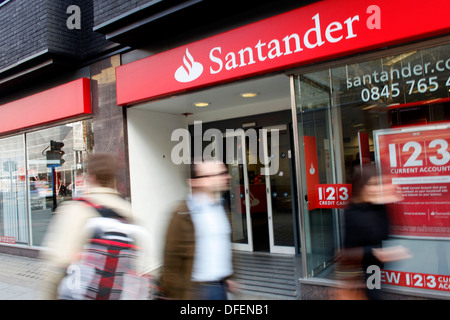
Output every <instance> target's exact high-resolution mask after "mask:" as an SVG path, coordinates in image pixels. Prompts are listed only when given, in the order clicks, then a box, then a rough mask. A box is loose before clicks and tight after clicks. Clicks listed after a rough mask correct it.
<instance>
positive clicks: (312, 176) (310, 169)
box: [303, 136, 319, 210]
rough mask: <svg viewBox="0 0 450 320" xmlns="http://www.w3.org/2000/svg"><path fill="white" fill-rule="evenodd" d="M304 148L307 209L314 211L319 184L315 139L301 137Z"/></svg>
mask: <svg viewBox="0 0 450 320" xmlns="http://www.w3.org/2000/svg"><path fill="white" fill-rule="evenodd" d="M303 144H304V147H305V166H306V167H305V170H306V185H307V186H308V208H309V210H313V209H316V208H317V207H316V203H317V201H316V185H318V184H319V170H318V168H319V163H318V161H317V146H316V138H315V137H311V136H304V137H303Z"/></svg>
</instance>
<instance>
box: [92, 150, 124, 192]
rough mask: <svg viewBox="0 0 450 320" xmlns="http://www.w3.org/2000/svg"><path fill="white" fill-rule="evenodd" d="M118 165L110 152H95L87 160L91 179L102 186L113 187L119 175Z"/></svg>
mask: <svg viewBox="0 0 450 320" xmlns="http://www.w3.org/2000/svg"><path fill="white" fill-rule="evenodd" d="M117 169H118V165H117V162H116V159H115V157H114V156H113V155H112V154H109V153H93V154H91V155H90V156H89V158H88V161H87V171H88V176H89V181H90V182H91V183H94V184H96V185H99V186H101V187H112V186H114V181H115V179H116V176H117Z"/></svg>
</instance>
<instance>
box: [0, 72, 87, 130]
mask: <svg viewBox="0 0 450 320" xmlns="http://www.w3.org/2000/svg"><path fill="white" fill-rule="evenodd" d="M91 112H92V111H91V83H90V80H89V79H87V78H80V79H77V80H74V81H71V82H69V83H65V84H63V85H60V86H57V87H55V88H52V89H49V90H46V91H42V92H39V93H36V94H33V95H31V96H28V97H25V98H22V99H19V100H16V101H12V102H10V103H7V104H4V105H0V119H6V120H3V121H1V122H0V133H5V132H9V131H14V130H20V129H24V128H28V127H32V126H37V125H41V124H46V123H50V122H54V121H59V120H63V119H68V118H71V117H75V116H81V115H85V114H90V113H91Z"/></svg>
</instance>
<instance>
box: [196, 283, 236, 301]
mask: <svg viewBox="0 0 450 320" xmlns="http://www.w3.org/2000/svg"><path fill="white" fill-rule="evenodd" d="M196 287H197V297H198V299H199V300H228V298H227V286H226V285H225V282H224V281H211V282H199V283H198V284H197V286H196Z"/></svg>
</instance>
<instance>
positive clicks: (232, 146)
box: [224, 130, 253, 251]
mask: <svg viewBox="0 0 450 320" xmlns="http://www.w3.org/2000/svg"><path fill="white" fill-rule="evenodd" d="M224 146H225V147H226V152H225V157H226V161H225V163H226V165H227V167H228V172H229V174H230V176H231V179H230V190H229V193H228V195H227V200H228V201H227V203H228V206H227V207H228V211H229V214H230V221H231V228H232V235H231V238H232V242H233V248H234V249H237V250H244V251H253V235H252V220H251V215H250V195H249V182H248V174H247V172H248V170H247V163H248V161H247V156H246V141H245V135H244V132H243V131H241V130H236V131H235V132H231V133H229V132H228V133H227V134H226V135H225V143H224Z"/></svg>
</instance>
